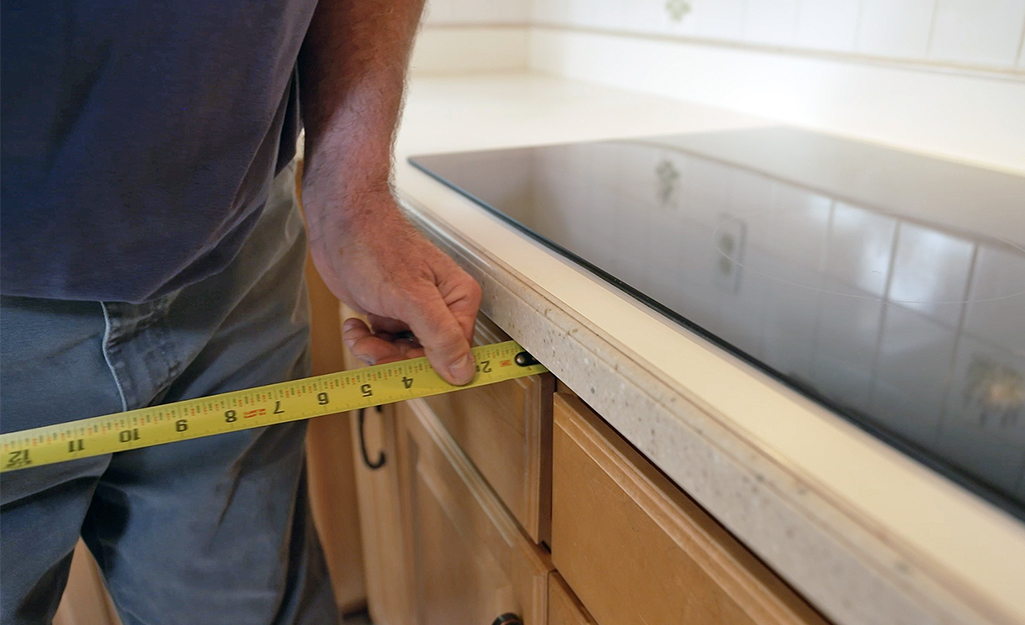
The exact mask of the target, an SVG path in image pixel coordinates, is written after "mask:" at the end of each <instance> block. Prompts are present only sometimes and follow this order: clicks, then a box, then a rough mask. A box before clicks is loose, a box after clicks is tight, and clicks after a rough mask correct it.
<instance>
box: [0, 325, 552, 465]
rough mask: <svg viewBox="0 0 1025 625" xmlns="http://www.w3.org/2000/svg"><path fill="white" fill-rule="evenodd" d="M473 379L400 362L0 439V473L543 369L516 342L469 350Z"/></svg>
mask: <svg viewBox="0 0 1025 625" xmlns="http://www.w3.org/2000/svg"><path fill="white" fill-rule="evenodd" d="M473 353H474V357H475V358H476V360H477V375H476V376H475V377H474V379H473V382H471V383H470V384H468V385H466V386H453V385H451V384H449V383H448V382H446V381H445V380H443V379H442V378H441V376H439V375H438V374H437V373H435V372H434V369H432V368H431V366H430V364H428V362H427V359H426V358H415V359H413V360H403V361H401V362H394V363H389V364H384V365H377V366H374V367H367V368H364V369H356V370H354V371H342V372H339V373H329V374H327V375H322V376H317V377H313V378H304V379H302V380H293V381H291V382H281V383H279V384H271V385H269V386H260V387H257V388H251V389H246V390H242V391H234V392H231V393H224V394H222V395H211V396H210V397H201V398H198V399H190V400H186V401H181V402H177V403H173V404H164V405H161V406H153V407H150V408H140V409H138V410H130V411H128V412H119V413H115V414H109V415H104V416H101V417H92V418H89V419H82V420H80V421H69V422H67V423H58V424H56V425H50V426H46V427H41V428H35V429H32V430H22V431H20V432H11V433H9V434H4V435H2V436H0V450H2V454H3V456H2V458H3V460H2V462H0V472H3V471H13V470H16V469H24V468H27V467H36V466H42V465H46V464H53V463H56V462H63V461H65V460H74V459H76V458H86V457H89V456H98V455H102V454H109V453H114V452H118V451H126V450H129V449H139V448H140V447H149V446H152V445H161V444H163V443H172V442H175V441H182V440H188V439H191V438H200V437H203V436H211V435H214V434H223V433H224V432H233V431H236V430H244V429H248V428H255V427H261V426H265V425H273V424H275V423H284V422H286V421H298V420H300V419H309V418H312V417H320V416H323V415H327V414H334V413H336V412H347V411H350V410H357V409H359V408H368V407H370V406H378V405H380V404H388V403H392V402H396V401H403V400H406V399H416V398H418V397H428V396H430V395H440V394H441V393H448V392H450V391H458V390H462V389H467V388H475V387H478V386H485V385H487V384H494V383H495V382H503V381H505V380H512V379H515V378H521V377H524V376H528V375H535V374H538V373H544V372H545V371H547V369H545V368H544V366H542V365H540V364H538V362H537V361H535V360H534V359H533V358H532V357H531V356H530V354H528V353H527V352H525V351H523V348H522V347H520V346H519V345H518V344H517V343H516V342H515V341H507V342H505V343H495V344H493V345H483V346H480V347H475V348H473Z"/></svg>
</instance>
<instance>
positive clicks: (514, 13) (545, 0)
mask: <svg viewBox="0 0 1025 625" xmlns="http://www.w3.org/2000/svg"><path fill="white" fill-rule="evenodd" d="M429 2H430V5H429V7H428V13H427V18H426V21H425V24H424V28H423V31H422V33H421V36H420V40H419V42H418V45H417V51H416V55H415V56H414V71H417V72H439V71H496V70H498V71H510V70H526V69H530V70H533V71H539V72H543V73H548V74H554V75H558V76H563V77H566V78H569V79H573V80H581V81H585V82H592V83H601V84H606V85H609V86H613V87H620V88H626V89H631V90H637V91H643V92H648V93H654V94H660V95H665V96H668V97H673V98H679V99H683V100H688V101H692V102H697V103H701V104H707V105H711V106H715V107H720V108H725V109H731V110H738V111H743V112H746V113H751V114H755V115H760V116H763V117H766V118H768V119H771V120H776V121H780V122H783V123H788V124H793V125H798V126H803V127H808V128H813V129H818V130H822V131H826V132H830V133H834V134H839V135H844V136H850V137H854V138H860V139H865V140H869V141H873V142H877V143H882V144H886V145H891V146H895V147H899V148H902V149H907V150H911V151H916V152H922V153H926V154H931V155H936V156H940V157H944V158H950V159H954V160H960V161H965V162H970V163H976V164H981V165H984V166H987V167H992V168H998V169H1003V170H1008V171H1013V172H1019V173H1025V147H1023V146H1025V51H1023V39H1025V0H508V1H504V0H429Z"/></svg>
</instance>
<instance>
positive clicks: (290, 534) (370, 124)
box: [0, 0, 480, 625]
mask: <svg viewBox="0 0 1025 625" xmlns="http://www.w3.org/2000/svg"><path fill="white" fill-rule="evenodd" d="M315 4H316V1H315V0H275V1H267V2H258V3H251V2H241V1H240V0H225V1H222V2H210V1H209V0H178V1H173V0H169V1H167V2H153V3H117V2H102V1H101V0H89V1H82V2H75V3H63V2H56V1H53V2H47V1H44V0H21V1H16V0H3V5H2V6H3V16H2V17H3V22H2V24H3V37H2V80H3V84H2V117H0V120H2V125H3V127H2V143H3V153H2V168H3V172H2V190H3V194H2V205H0V210H2V214H0V235H2V242H0V252H2V263H0V268H2V277H0V289H2V292H3V301H2V309H0V333H2V336H0V350H2V353H0V356H2V360H0V371H2V377H0V402H2V404H0V411H2V412H0V428H2V430H3V431H4V432H9V431H15V430H20V429H25V428H30V427H39V426H43V425H48V424H52V423H57V422H62V421H70V420H75V419H80V418H85V417H88V416H93V415H97V414H106V413H110V412H116V411H119V410H126V409H134V408H139V407H142V406H146V405H151V404H154V403H160V402H171V401H179V400H182V399H187V398H191V397H197V396H204V395H209V394H213V393H219V392H226V391H231V390H237V389H239V388H246V387H251V386H256V385H261V384H268V383H273V382H278V381H282V380H285V379H288V378H291V377H297V376H302V375H304V374H305V373H306V371H307V340H308V333H307V312H306V304H305V291H304V288H303V282H302V265H303V257H304V254H305V249H306V243H305V239H304V232H303V225H302V220H301V218H300V216H299V215H298V214H297V212H296V209H295V202H294V197H293V193H292V184H291V182H292V181H291V176H293V175H294V166H293V165H291V164H290V161H291V159H292V151H293V148H292V146H293V145H294V141H295V135H296V132H297V129H298V125H299V113H300V111H301V118H302V121H303V123H304V124H305V128H306V143H305V145H306V155H305V174H304V180H303V196H304V197H303V199H304V204H305V208H306V222H307V227H308V231H309V245H310V250H311V252H312V254H313V258H314V261H315V263H316V265H317V267H318V269H319V271H320V273H321V275H322V277H323V278H324V280H325V282H326V283H327V284H328V286H329V287H330V288H331V289H332V290H333V291H334V292H335V294H336V295H338V296H339V297H340V298H341V299H342V300H343V301H345V302H347V303H348V304H350V305H351V306H353V307H354V308H356V309H358V310H361V311H364V312H367V313H368V314H369V318H370V320H371V324H372V326H373V327H372V328H371V327H367V326H366V325H365V324H363V323H362V322H359V321H349V322H347V323H346V325H345V337H344V338H345V341H346V343H347V344H348V345H349V346H350V348H351V349H352V350H353V352H354V353H355V354H356V355H357V356H359V357H361V358H362V359H364V360H366V361H368V362H387V361H390V360H395V359H399V358H402V357H405V356H415V355H419V354H421V353H426V355H427V357H428V358H429V359H430V362H431V364H432V365H433V366H434V367H435V369H437V370H438V372H439V373H440V374H441V375H442V376H443V377H445V378H446V379H448V380H449V381H451V382H453V383H457V384H460V383H465V382H467V381H469V380H470V379H471V378H472V376H473V372H474V363H473V360H472V356H471V353H470V351H469V341H470V338H471V336H472V331H473V324H474V318H475V315H476V312H477V307H478V304H479V301H480V290H479V287H478V286H477V285H476V284H475V283H474V282H473V280H472V279H471V278H470V277H469V276H468V275H467V274H466V273H464V272H463V271H461V270H460V269H459V268H458V267H457V266H456V265H455V264H454V263H453V262H452V261H451V260H450V259H448V258H447V257H446V256H444V255H443V254H442V253H441V252H439V251H438V250H437V249H436V248H434V247H432V246H431V245H430V244H429V243H428V242H427V241H426V240H425V239H423V238H422V237H421V236H420V235H419V234H417V233H416V232H415V231H414V230H413V229H412V228H411V227H410V226H409V225H408V224H407V223H406V222H405V221H404V220H403V218H402V216H401V215H400V213H399V210H398V208H397V207H396V205H395V201H394V199H393V197H392V194H391V190H390V187H389V175H390V168H391V147H392V138H393V132H394V127H395V124H396V120H397V118H398V115H399V110H400V106H401V101H402V88H403V82H404V75H405V67H406V64H407V59H408V55H409V49H410V46H411V41H412V38H413V34H414V32H415V29H416V25H417V23H418V20H419V15H420V12H421V10H422V0H410V1H403V0H322V1H321V2H320V3H319V5H317V6H315ZM125 7H131V8H125ZM406 330H412V332H413V333H414V334H415V336H416V338H417V340H418V342H419V345H418V344H417V343H415V342H413V343H411V342H408V341H396V340H392V339H393V337H395V336H396V334H397V333H400V332H404V331H406ZM420 345H422V348H421V347H420ZM303 433H304V425H303V424H284V425H280V426H274V427H270V428H264V429H259V430H248V431H245V432H237V433H231V434H224V435H220V436H213V437H207V438H201V439H196V440H193V441H186V442H182V443H175V444H171V445H164V446H158V447H150V448H145V449H140V450H134V451H126V452H120V453H117V454H113V455H108V456H101V457H96V458H88V459H82V460H78V461H73V462H66V463H62V464H57V465H50V466H44V467H38V468H30V469H25V470H21V471H16V472H10V473H5V474H3V478H2V483H0V497H2V508H0V535H2V542H0V549H2V551H0V558H2V560H0V617H2V623H3V624H4V625H7V624H11V625H14V624H21V623H45V622H49V620H50V619H51V618H52V615H53V613H54V611H55V609H56V606H57V603H58V600H59V596H60V592H61V590H62V588H63V586H64V584H65V582H66V580H67V575H68V567H69V565H70V559H71V553H72V549H73V547H74V545H75V542H76V540H77V539H78V537H79V535H80V534H81V536H82V537H83V538H84V539H85V541H86V544H87V545H88V546H89V548H90V549H91V551H92V552H93V554H94V555H95V556H96V558H97V561H98V563H99V565H100V567H101V568H102V570H103V572H104V576H105V578H106V581H107V585H108V587H109V589H110V591H111V594H112V596H113V598H114V601H115V603H116V604H117V606H118V611H119V613H120V615H121V618H122V620H123V621H124V622H125V624H126V625H129V624H135V623H140V624H141V623H157V622H159V623H187V624H193V623H244V624H247V625H250V624H253V625H255V624H260V623H330V622H336V620H337V617H336V616H335V614H334V602H333V600H332V597H331V590H330V584H329V583H328V582H327V579H326V573H325V567H324V563H323V560H322V555H321V553H320V548H319V545H318V543H317V540H316V536H315V535H314V533H313V531H312V529H311V527H312V526H311V524H310V521H309V517H308V511H307V503H306V500H305V479H304V471H303V450H302V444H303Z"/></svg>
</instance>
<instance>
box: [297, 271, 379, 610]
mask: <svg viewBox="0 0 1025 625" xmlns="http://www.w3.org/2000/svg"><path fill="white" fill-rule="evenodd" d="M306 285H307V290H308V291H309V294H310V316H311V328H310V352H311V353H310V355H311V359H312V361H313V362H312V365H313V366H312V373H313V375H321V374H325V373H333V372H335V371H341V370H343V369H344V368H345V356H344V352H345V346H344V345H343V344H342V325H341V320H340V319H339V318H338V317H339V304H338V299H337V298H336V297H335V296H334V295H333V294H332V293H331V292H330V291H329V290H328V288H327V286H326V285H325V284H324V282H323V280H321V278H320V274H318V273H317V270H316V268H315V267H314V266H313V263H312V261H311V260H310V259H309V257H308V256H307V259H306ZM349 419H350V416H349V414H347V413H345V414H336V415H328V416H324V417H319V418H317V419H312V420H310V422H309V424H308V426H307V431H306V467H307V472H308V475H309V491H310V509H311V512H312V513H313V522H314V524H315V525H316V527H317V533H318V534H319V535H320V542H321V545H323V547H324V556H325V559H326V560H327V567H328V570H329V571H330V573H331V585H332V586H333V587H334V594H335V602H336V603H337V604H338V609H339V611H340V612H341V613H343V614H344V613H346V612H351V611H353V610H356V609H360V608H362V607H363V606H364V605H365V604H366V589H365V587H364V580H363V549H362V544H361V541H360V525H359V513H358V512H357V505H358V504H357V499H356V476H355V472H354V469H353V457H352V439H351V432H350V425H349Z"/></svg>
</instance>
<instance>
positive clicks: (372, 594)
mask: <svg viewBox="0 0 1025 625" xmlns="http://www.w3.org/2000/svg"><path fill="white" fill-rule="evenodd" d="M340 314H341V318H342V321H343V322H344V320H345V319H347V318H349V317H354V316H356V314H355V313H354V312H353V311H351V310H349V309H348V308H346V307H345V306H342V307H341V310H340ZM361 366H363V365H362V363H360V362H359V361H357V360H356V359H355V358H354V357H353V356H352V354H351V353H350V352H349V351H348V350H346V351H345V369H346V370H351V369H357V368H359V367H361ZM350 427H351V437H350V438H351V441H352V443H351V447H350V449H351V452H350V453H351V455H350V458H353V459H354V460H353V466H354V473H355V480H356V492H357V493H358V495H359V527H360V536H361V538H362V553H363V558H364V561H363V574H364V579H365V583H366V595H367V608H368V610H369V612H370V617H371V619H372V620H373V622H374V624H375V625H410V624H411V623H412V621H411V620H410V619H411V617H410V610H411V603H410V601H409V597H408V594H407V582H406V576H407V573H408V571H409V565H408V562H407V559H406V552H405V539H404V535H405V532H404V530H403V516H402V509H401V506H400V502H399V461H398V456H399V455H398V443H397V441H398V436H397V432H396V426H395V406H394V405H392V406H381V407H379V408H369V409H367V410H365V411H363V414H362V417H360V413H359V412H358V411H357V412H354V413H352V415H351V418H350Z"/></svg>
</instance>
